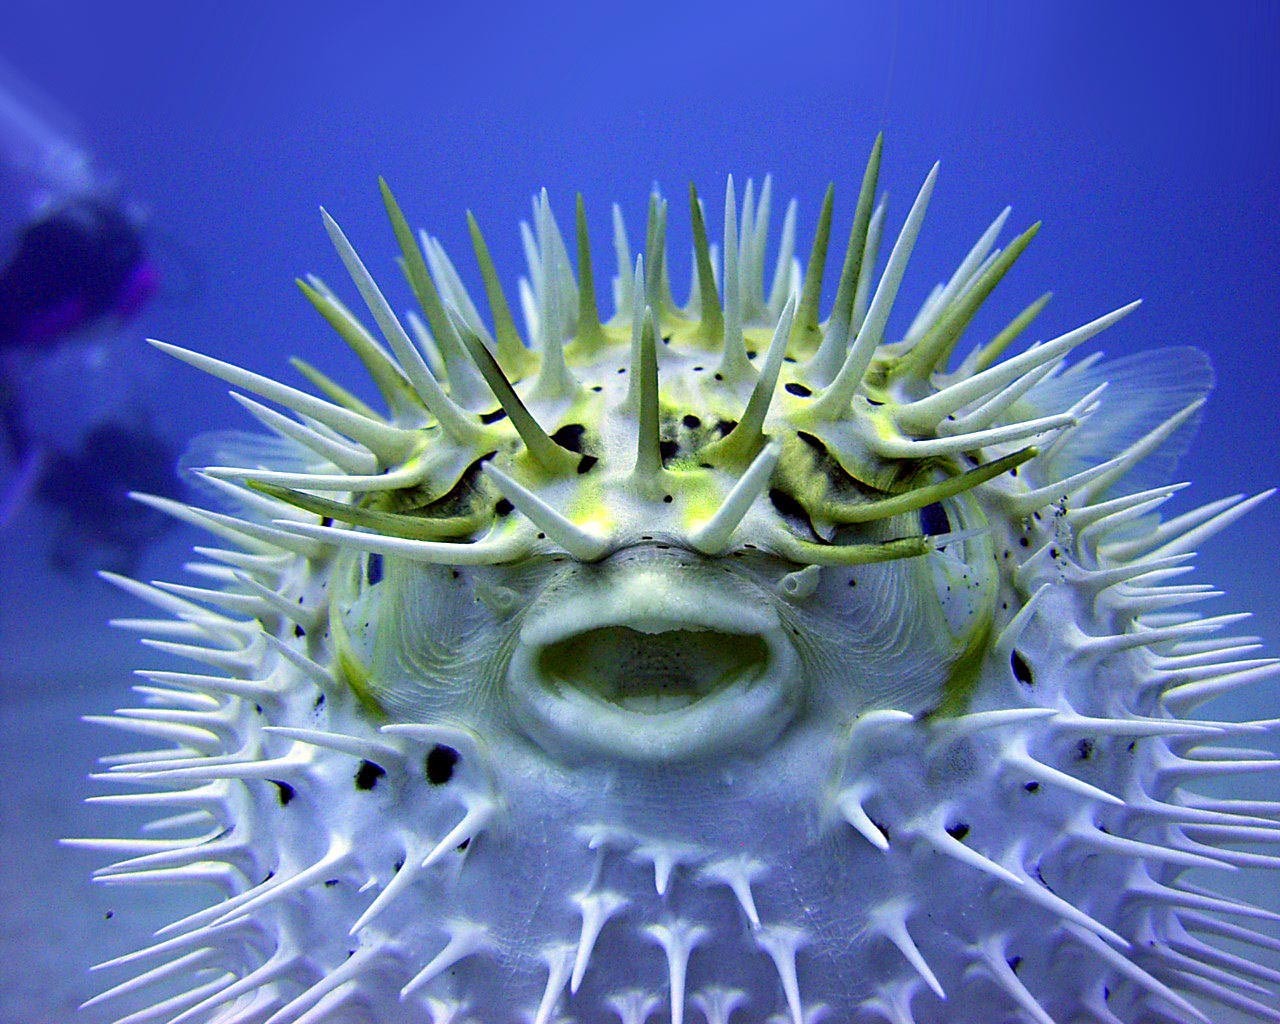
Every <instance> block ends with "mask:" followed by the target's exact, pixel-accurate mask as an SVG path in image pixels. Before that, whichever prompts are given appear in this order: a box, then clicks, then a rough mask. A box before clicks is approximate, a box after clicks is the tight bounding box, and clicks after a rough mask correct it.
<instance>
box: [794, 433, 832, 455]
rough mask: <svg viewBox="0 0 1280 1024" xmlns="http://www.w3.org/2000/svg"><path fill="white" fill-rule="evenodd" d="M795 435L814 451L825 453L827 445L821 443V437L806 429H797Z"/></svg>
mask: <svg viewBox="0 0 1280 1024" xmlns="http://www.w3.org/2000/svg"><path fill="white" fill-rule="evenodd" d="M796 437H798V438H800V440H801V441H803V442H804V443H805V444H807V445H808V446H809V447H810V448H812V449H813V450H814V451H817V452H822V453H823V454H824V455H825V454H826V451H827V446H826V445H825V444H823V443H822V441H821V439H819V438H818V437H817V436H816V435H815V434H810V433H809V432H808V431H807V430H797V431H796Z"/></svg>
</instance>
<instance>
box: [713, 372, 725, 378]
mask: <svg viewBox="0 0 1280 1024" xmlns="http://www.w3.org/2000/svg"><path fill="white" fill-rule="evenodd" d="M712 376H713V377H714V378H715V379H716V380H724V374H723V373H713V374H712Z"/></svg>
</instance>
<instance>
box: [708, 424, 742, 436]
mask: <svg viewBox="0 0 1280 1024" xmlns="http://www.w3.org/2000/svg"><path fill="white" fill-rule="evenodd" d="M737 425H738V423H737V420H716V425H715V426H714V427H712V428H711V429H712V430H714V431H715V432H716V433H717V434H719V435H720V436H721V437H724V436H725V435H727V434H728V433H729V431H731V430H732V429H733V428H734V427H736V426H737Z"/></svg>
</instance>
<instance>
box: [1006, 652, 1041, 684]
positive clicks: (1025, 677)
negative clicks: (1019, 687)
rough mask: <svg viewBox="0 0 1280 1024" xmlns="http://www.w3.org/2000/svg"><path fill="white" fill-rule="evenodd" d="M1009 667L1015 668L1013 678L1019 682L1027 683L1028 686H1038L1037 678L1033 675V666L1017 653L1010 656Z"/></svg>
mask: <svg viewBox="0 0 1280 1024" xmlns="http://www.w3.org/2000/svg"><path fill="white" fill-rule="evenodd" d="M1009 665H1010V666H1011V667H1012V668H1013V678H1014V679H1016V680H1018V682H1020V683H1026V684H1027V685H1028V686H1035V685H1036V681H1035V677H1034V676H1032V674H1031V666H1030V665H1028V664H1027V660H1026V659H1025V658H1024V657H1023V656H1022V655H1021V654H1019V653H1018V652H1017V651H1014V652H1013V653H1012V654H1010V655H1009Z"/></svg>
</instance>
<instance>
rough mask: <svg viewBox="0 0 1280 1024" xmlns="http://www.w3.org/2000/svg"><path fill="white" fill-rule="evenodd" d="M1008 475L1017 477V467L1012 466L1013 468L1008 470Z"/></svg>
mask: <svg viewBox="0 0 1280 1024" xmlns="http://www.w3.org/2000/svg"><path fill="white" fill-rule="evenodd" d="M1009 475H1010V476H1017V475H1018V467H1017V466H1014V467H1013V469H1011V470H1009Z"/></svg>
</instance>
